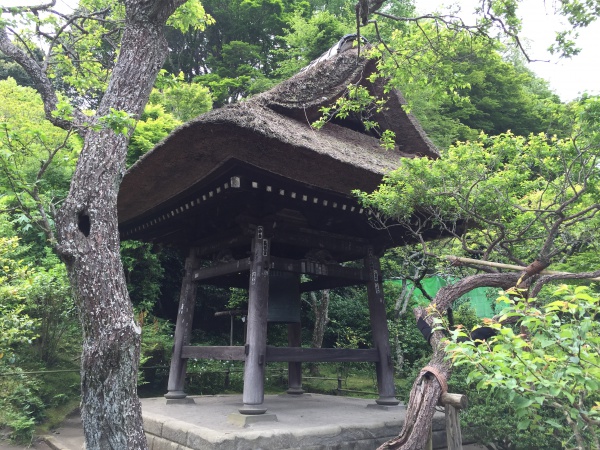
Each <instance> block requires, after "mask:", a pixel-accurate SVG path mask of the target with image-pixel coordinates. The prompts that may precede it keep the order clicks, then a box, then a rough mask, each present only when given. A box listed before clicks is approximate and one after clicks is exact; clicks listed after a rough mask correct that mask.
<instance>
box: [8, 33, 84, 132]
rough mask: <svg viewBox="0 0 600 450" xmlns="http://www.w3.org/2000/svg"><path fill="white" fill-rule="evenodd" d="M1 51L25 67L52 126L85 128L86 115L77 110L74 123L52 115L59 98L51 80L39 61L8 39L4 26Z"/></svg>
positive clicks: (68, 128)
mask: <svg viewBox="0 0 600 450" xmlns="http://www.w3.org/2000/svg"><path fill="white" fill-rule="evenodd" d="M0 51H1V52H2V53H4V54H5V55H6V56H8V57H10V58H12V59H14V60H15V62H16V63H17V64H19V65H20V66H21V67H23V69H24V70H25V71H26V72H27V74H28V75H29V76H30V77H31V79H32V80H33V84H34V86H35V88H36V90H37V91H38V92H39V93H40V95H41V96H42V101H43V102H44V112H45V114H46V118H47V119H48V120H49V121H50V122H51V123H52V124H54V125H55V126H57V127H60V128H62V129H64V130H70V129H72V128H81V127H82V126H83V124H84V123H85V120H86V118H85V115H84V114H83V113H82V112H81V111H79V110H77V109H76V110H75V111H74V117H73V121H69V120H66V119H63V118H60V117H56V116H54V115H53V114H52V112H53V111H55V110H56V108H57V106H58V97H57V96H56V92H55V91H54V87H53V86H52V83H50V80H49V79H48V77H47V76H46V74H45V72H44V71H43V70H42V68H41V67H40V65H39V64H38V63H37V61H36V60H34V59H33V58H32V57H30V56H29V55H28V54H27V53H25V52H24V51H23V50H21V49H20V48H19V47H17V46H16V45H15V44H13V43H12V41H11V40H10V39H9V37H8V33H7V30H6V27H4V26H2V27H0Z"/></svg>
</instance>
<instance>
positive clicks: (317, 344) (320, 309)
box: [308, 289, 330, 376]
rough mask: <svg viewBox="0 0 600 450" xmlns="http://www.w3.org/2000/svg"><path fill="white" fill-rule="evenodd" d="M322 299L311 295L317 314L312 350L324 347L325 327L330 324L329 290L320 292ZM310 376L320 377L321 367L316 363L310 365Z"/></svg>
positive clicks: (313, 307)
mask: <svg viewBox="0 0 600 450" xmlns="http://www.w3.org/2000/svg"><path fill="white" fill-rule="evenodd" d="M320 293H321V299H320V300H319V299H318V298H317V294H316V293H314V292H311V293H310V305H311V307H312V310H313V313H314V314H315V326H314V328H313V333H312V339H311V343H310V346H311V347H312V348H321V347H322V346H323V337H324V336H325V327H326V326H327V324H328V323H329V298H330V292H329V289H324V290H322V291H320ZM308 367H309V370H310V374H311V375H312V376H319V366H318V365H317V364H316V363H310V364H309V366H308Z"/></svg>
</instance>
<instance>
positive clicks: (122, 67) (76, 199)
mask: <svg viewBox="0 0 600 450" xmlns="http://www.w3.org/2000/svg"><path fill="white" fill-rule="evenodd" d="M136 7H137V6H136V5H134V6H131V5H128V14H127V21H126V28H125V31H124V36H123V40H122V44H121V50H120V54H119V59H118V62H117V64H116V66H115V69H114V71H113V74H112V77H111V81H110V84H109V87H108V89H107V91H106V94H105V95H104V97H103V99H102V103H101V105H100V107H99V111H98V116H102V115H104V114H107V113H108V112H109V110H110V108H114V109H116V110H123V111H126V112H128V113H130V114H132V115H133V116H134V117H137V116H138V115H139V114H140V113H141V112H142V110H143V107H144V105H145V103H146V101H147V99H148V96H149V93H150V90H151V88H152V84H153V83H154V80H155V77H156V74H157V73H158V70H159V69H160V67H161V66H162V63H163V60H164V57H165V56H166V50H167V47H166V42H165V40H164V38H163V35H162V27H163V24H164V21H162V22H161V21H160V20H154V21H152V20H149V19H148V15H147V14H145V13H144V11H138V10H135V8H136ZM146 7H147V8H150V6H149V5H148V3H147V2H146ZM127 142H128V138H127V136H124V135H120V134H115V132H114V131H112V130H109V129H103V130H101V131H98V132H96V131H88V132H87V135H86V136H85V141H84V145H83V149H82V152H81V156H80V158H79V161H78V164H77V169H76V172H75V175H74V177H73V179H72V182H71V188H70V191H69V195H68V197H67V199H66V200H65V202H64V204H63V206H62V208H61V209H60V211H59V213H58V217H57V236H58V247H59V251H60V253H61V255H62V256H63V259H64V260H65V262H66V264H67V269H68V273H69V277H70V280H71V283H72V287H73V289H74V292H75V298H76V301H77V303H78V307H79V315H80V319H81V323H82V327H83V355H82V366H81V375H82V377H81V378H82V379H81V388H82V400H81V415H82V419H83V425H84V430H85V437H86V448H87V449H88V450H107V449H119V450H121V449H145V448H147V444H146V438H145V435H144V431H143V428H142V416H141V408H140V402H139V399H138V397H137V371H138V364H139V358H140V338H141V329H140V327H139V326H138V325H137V324H136V323H135V320H134V316H133V309H132V306H131V302H130V300H129V295H128V293H127V288H126V283H125V278H124V273H123V267H122V265H121V259H120V253H119V231H118V219H117V194H118V191H119V184H120V181H121V179H122V177H123V174H124V171H125V155H126V151H127Z"/></svg>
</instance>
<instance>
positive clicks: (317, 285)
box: [300, 277, 367, 292]
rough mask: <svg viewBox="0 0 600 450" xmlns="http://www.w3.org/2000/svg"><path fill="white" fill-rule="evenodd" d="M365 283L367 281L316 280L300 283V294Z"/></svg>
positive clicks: (342, 279)
mask: <svg viewBox="0 0 600 450" xmlns="http://www.w3.org/2000/svg"><path fill="white" fill-rule="evenodd" d="M365 283H367V281H356V280H351V279H345V278H330V277H327V278H318V279H316V280H312V281H305V282H304V283H300V292H313V291H321V290H323V289H335V288H339V287H346V286H356V285H359V284H365Z"/></svg>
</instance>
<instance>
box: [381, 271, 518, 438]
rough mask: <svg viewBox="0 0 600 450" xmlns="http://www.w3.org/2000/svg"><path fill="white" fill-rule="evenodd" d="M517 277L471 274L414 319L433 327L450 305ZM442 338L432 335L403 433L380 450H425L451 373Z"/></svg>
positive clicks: (506, 285) (418, 311) (506, 284)
mask: <svg viewBox="0 0 600 450" xmlns="http://www.w3.org/2000/svg"><path fill="white" fill-rule="evenodd" d="M520 275H521V274H520V273H493V274H479V275H472V276H469V277H466V278H464V279H462V280H461V281H459V282H458V283H456V284H453V285H450V286H444V287H443V288H441V289H440V290H439V292H438V293H437V295H436V296H435V299H434V302H433V303H432V304H431V305H430V306H429V307H427V308H424V307H418V308H415V310H414V313H415V318H416V319H417V320H419V319H420V318H422V319H423V320H425V321H426V322H427V323H428V324H429V326H430V327H432V328H433V326H434V323H433V320H434V318H435V317H440V316H441V315H442V314H445V312H446V310H447V309H448V308H449V307H451V306H452V303H453V302H454V301H455V300H456V299H458V298H459V297H461V296H462V295H464V294H466V293H467V292H470V291H471V290H473V289H475V288H477V287H497V288H502V289H509V288H511V287H513V286H515V284H516V283H517V282H518V281H519V279H520ZM444 338H445V336H444V334H443V333H442V332H441V331H434V332H433V334H432V335H431V338H430V341H429V342H430V344H431V346H432V348H433V356H432V358H431V360H430V361H429V363H428V364H427V366H426V367H425V368H424V370H422V371H421V373H420V374H419V375H418V376H417V379H416V380H415V382H414V383H413V387H412V390H411V392H410V398H409V401H408V405H407V411H406V420H405V422H404V425H403V427H402V430H401V431H400V433H399V435H398V436H397V437H396V438H394V439H392V440H390V441H388V442H386V443H384V444H383V445H381V446H380V447H379V450H422V449H423V448H424V446H425V444H426V442H427V439H428V433H429V430H430V429H431V424H432V420H433V415H434V413H435V406H436V405H437V403H438V400H439V398H440V395H441V394H442V393H443V385H444V384H446V383H447V380H448V379H449V378H450V375H451V373H452V371H451V366H450V364H449V362H448V361H446V360H445V356H446V353H445V351H444V344H443V340H444ZM438 379H441V380H440V381H438Z"/></svg>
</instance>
